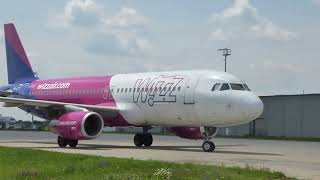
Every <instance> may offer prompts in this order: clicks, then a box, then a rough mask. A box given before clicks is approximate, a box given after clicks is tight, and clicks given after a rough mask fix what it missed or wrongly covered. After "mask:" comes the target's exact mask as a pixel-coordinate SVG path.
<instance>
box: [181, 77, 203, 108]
mask: <svg viewBox="0 0 320 180" xmlns="http://www.w3.org/2000/svg"><path fill="white" fill-rule="evenodd" d="M198 80H199V78H198V77H194V76H190V78H189V79H188V81H187V83H186V86H185V91H184V104H194V103H195V91H196V87H197V84H198Z"/></svg>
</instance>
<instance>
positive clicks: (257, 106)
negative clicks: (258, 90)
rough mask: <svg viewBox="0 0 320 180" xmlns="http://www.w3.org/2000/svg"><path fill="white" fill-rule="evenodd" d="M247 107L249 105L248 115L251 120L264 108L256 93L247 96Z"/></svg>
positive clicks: (258, 115)
mask: <svg viewBox="0 0 320 180" xmlns="http://www.w3.org/2000/svg"><path fill="white" fill-rule="evenodd" d="M248 107H249V111H248V112H249V113H248V116H249V118H250V119H251V120H254V119H257V118H258V117H260V116H261V114H262V113H263V108H264V105H263V102H262V101H261V99H260V98H259V97H258V96H256V95H252V96H251V97H250V98H249V101H248Z"/></svg>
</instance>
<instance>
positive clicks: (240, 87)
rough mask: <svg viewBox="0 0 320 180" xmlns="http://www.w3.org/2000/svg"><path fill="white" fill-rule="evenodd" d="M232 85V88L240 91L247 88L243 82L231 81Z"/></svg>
mask: <svg viewBox="0 0 320 180" xmlns="http://www.w3.org/2000/svg"><path fill="white" fill-rule="evenodd" d="M230 85H231V89H232V90H238V91H245V90H246V89H245V88H244V86H243V85H242V84H235V83H231V84H230Z"/></svg>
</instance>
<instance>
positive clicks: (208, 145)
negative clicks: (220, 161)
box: [202, 141, 216, 152]
mask: <svg viewBox="0 0 320 180" xmlns="http://www.w3.org/2000/svg"><path fill="white" fill-rule="evenodd" d="M215 148H216V146H215V144H214V143H213V142H211V141H205V142H203V144H202V149H203V151H204V152H213V151H214V150H215Z"/></svg>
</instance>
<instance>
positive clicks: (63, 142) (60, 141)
mask: <svg viewBox="0 0 320 180" xmlns="http://www.w3.org/2000/svg"><path fill="white" fill-rule="evenodd" d="M57 141H58V145H59V147H66V146H67V145H68V141H67V140H66V139H65V138H64V137H61V136H58V140H57Z"/></svg>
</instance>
